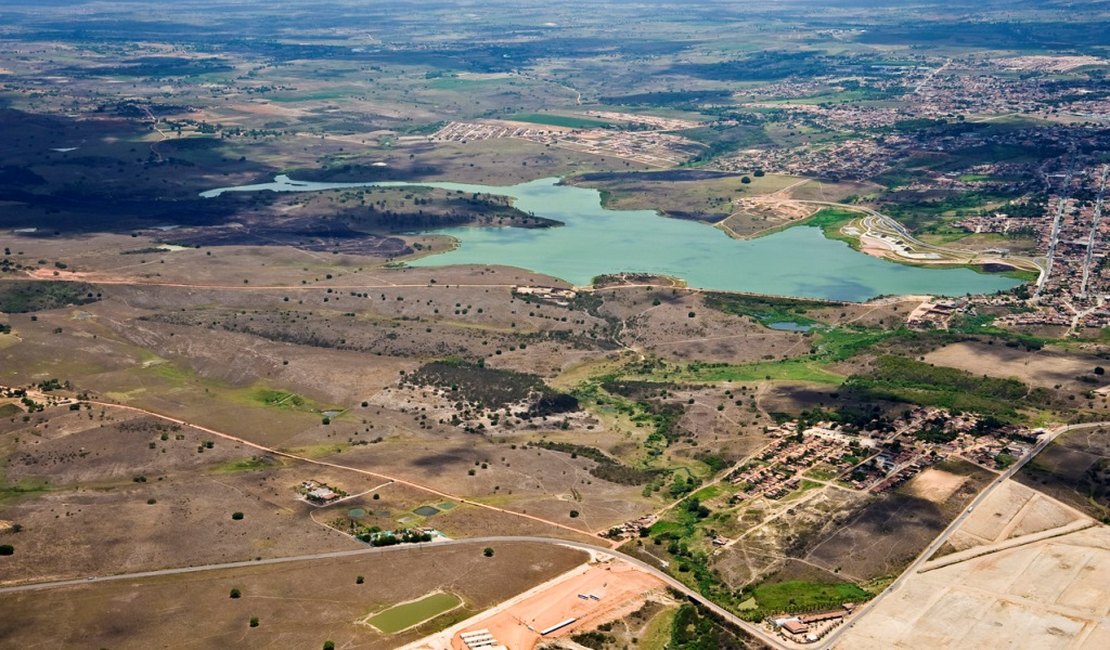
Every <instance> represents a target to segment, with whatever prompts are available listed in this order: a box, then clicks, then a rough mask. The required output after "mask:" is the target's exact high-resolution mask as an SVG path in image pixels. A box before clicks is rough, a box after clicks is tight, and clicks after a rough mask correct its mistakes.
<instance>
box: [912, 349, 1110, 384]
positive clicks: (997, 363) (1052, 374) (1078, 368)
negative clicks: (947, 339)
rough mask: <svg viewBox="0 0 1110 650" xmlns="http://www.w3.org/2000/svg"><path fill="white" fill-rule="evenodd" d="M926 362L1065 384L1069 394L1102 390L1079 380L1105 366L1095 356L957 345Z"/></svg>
mask: <svg viewBox="0 0 1110 650" xmlns="http://www.w3.org/2000/svg"><path fill="white" fill-rule="evenodd" d="M925 360H926V361H928V362H929V363H934V364H936V365H938V366H949V367H951V368H959V369H961V370H967V371H968V372H972V373H975V374H983V375H990V376H992V377H1001V378H1010V377H1013V378H1016V379H1019V380H1021V381H1022V382H1025V383H1027V384H1032V385H1034V386H1044V387H1047V388H1052V387H1054V386H1056V385H1063V386H1064V387H1065V389H1067V390H1069V391H1076V390H1081V391H1086V390H1091V389H1092V388H1097V387H1099V386H1100V385H1101V384H1102V382H1099V383H1097V384H1087V383H1085V382H1084V383H1081V382H1079V381H1077V377H1080V376H1091V373H1092V371H1093V370H1094V368H1095V367H1096V366H1098V365H1100V364H1101V363H1104V362H1102V361H1100V360H1099V359H1097V358H1096V357H1094V355H1090V356H1088V355H1081V354H1070V353H1065V352H1058V351H1052V350H1040V351H1038V352H1036V353H1032V354H1030V353H1029V352H1027V351H1025V350H1024V349H1021V348H1009V347H1006V346H1003V345H984V344H982V343H955V344H952V345H948V346H945V347H943V348H940V349H939V350H934V351H933V352H930V353H929V354H927V355H925Z"/></svg>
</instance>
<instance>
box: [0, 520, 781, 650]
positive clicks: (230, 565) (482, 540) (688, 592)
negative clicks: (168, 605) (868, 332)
mask: <svg viewBox="0 0 1110 650" xmlns="http://www.w3.org/2000/svg"><path fill="white" fill-rule="evenodd" d="M505 542H524V543H532V544H548V545H552V546H566V547H570V548H576V549H579V550H582V551H587V552H590V553H597V554H601V555H609V556H612V557H615V558H617V559H619V560H622V561H624V562H628V563H629V564H632V565H634V566H635V567H636V568H638V569H640V570H642V571H645V572H647V573H649V574H651V575H653V576H655V577H656V578H659V579H660V580H662V581H663V582H664V583H666V585H667V586H668V587H671V588H672V589H674V590H676V591H678V592H681V593H682V594H683V595H685V596H686V597H687V598H689V599H691V600H694V601H696V602H697V603H698V604H700V605H701V606H702V607H705V608H706V609H708V610H710V611H712V612H713V613H714V614H716V615H718V616H720V617H721V618H723V619H725V620H727V621H728V622H729V623H732V624H733V625H736V626H737V627H739V628H741V629H743V630H744V631H745V632H747V633H749V634H751V635H752V636H754V637H756V638H757V639H759V640H760V641H762V642H764V643H766V644H768V645H770V646H772V647H775V648H781V647H783V646H782V644H781V643H780V642H779V641H778V640H777V639H776V638H775V637H774V636H772V635H770V634H768V633H767V632H765V631H764V630H763V629H761V628H760V627H759V626H756V625H753V624H751V623H749V622H747V621H745V620H743V619H741V618H740V617H738V616H736V615H735V614H733V613H732V612H729V611H728V610H726V609H724V608H723V607H721V606H719V605H716V604H715V603H713V602H711V601H708V600H706V599H705V597H704V596H702V595H701V594H699V593H698V592H696V591H694V590H693V589H691V588H690V587H688V586H686V585H685V584H683V583H681V582H679V581H678V580H676V579H675V578H673V577H671V576H669V575H667V574H666V573H663V572H662V571H660V570H659V569H657V568H655V567H653V566H651V565H650V564H648V563H646V562H643V561H641V560H638V559H636V558H634V557H632V556H630V555H626V554H625V553H622V552H620V551H617V550H614V549H612V548H608V547H603V546H595V545H593V544H585V543H582V542H573V541H569V540H565V539H558V538H555V537H530V536H511V535H507V536H491V537H471V538H468V539H452V540H446V541H442V542H431V543H428V544H402V545H398V546H386V547H381V548H373V547H368V548H360V549H354V550H350V551H332V552H329V553H315V554H312V555H298V556H293V557H279V558H270V559H265V560H248V561H243V562H225V563H221V564H204V565H199V566H191V567H181V568H177V569H160V570H157V571H140V572H137V573H121V574H118V575H109V576H90V577H88V578H85V579H84V580H81V579H77V580H56V581H53V582H40V583H35V584H26V585H16V586H14V587H0V594H13V593H24V592H33V591H41V590H44V589H56V588H59V587H74V586H79V585H91V584H98V583H104V582H118V581H121V580H140V579H143V578H156V577H160V576H174V575H181V574H187V573H202V572H205V571H221V570H227V569H240V568H246V567H256V566H265V565H270V564H287V563H291V562H310V561H313V560H326V559H331V558H344V557H358V556H363V555H366V556H374V555H381V554H386V553H396V552H400V551H414V550H416V551H419V550H420V549H422V548H429V547H431V548H435V547H439V546H464V545H479V544H481V545H485V546H489V545H491V544H497V543H505Z"/></svg>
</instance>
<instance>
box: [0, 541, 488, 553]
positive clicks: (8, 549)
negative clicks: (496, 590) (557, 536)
mask: <svg viewBox="0 0 1110 650" xmlns="http://www.w3.org/2000/svg"><path fill="white" fill-rule="evenodd" d="M13 553H15V547H14V546H12V545H11V544H0V555H12V554H13ZM490 555H493V553H490Z"/></svg>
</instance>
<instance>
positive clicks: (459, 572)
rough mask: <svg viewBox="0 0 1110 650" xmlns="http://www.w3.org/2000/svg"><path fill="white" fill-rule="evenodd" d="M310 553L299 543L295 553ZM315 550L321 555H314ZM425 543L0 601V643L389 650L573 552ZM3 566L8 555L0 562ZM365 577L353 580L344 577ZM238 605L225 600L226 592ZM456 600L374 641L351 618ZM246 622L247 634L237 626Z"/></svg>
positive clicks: (545, 575) (558, 569)
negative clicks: (1, 613) (411, 603)
mask: <svg viewBox="0 0 1110 650" xmlns="http://www.w3.org/2000/svg"><path fill="white" fill-rule="evenodd" d="M311 549H313V547H312V546H310V545H305V546H304V547H302V549H301V552H302V553H304V552H307V551H309V550H311ZM320 550H323V549H320ZM495 551H496V552H495V555H494V556H493V557H484V556H483V554H482V549H481V547H480V546H477V545H475V546H469V545H467V546H454V547H452V546H448V547H436V546H435V545H432V546H426V547H424V548H421V549H401V550H390V551H388V554H387V555H383V556H378V555H366V556H360V557H350V558H342V559H323V560H312V561H304V562H296V563H289V564H279V565H267V566H259V567H252V568H242V569H229V570H217V571H210V572H202V573H194V574H185V575H177V576H164V577H158V578H145V579H141V580H126V581H119V582H106V583H97V584H89V585H80V586H75V587H64V588H57V589H52V590H48V591H36V592H24V593H16V594H5V595H0V602H2V603H3V607H4V610H5V611H6V612H8V613H9V615H7V616H5V617H4V618H3V620H2V621H0V636H2V637H3V638H4V639H5V643H12V644H15V645H20V646H32V645H34V644H35V643H36V642H37V641H38V640H39V639H41V638H42V631H43V630H44V629H46V628H49V629H50V630H51V639H52V645H53V647H59V648H78V647H82V648H83V647H90V646H92V647H112V648H150V647H170V646H172V647H185V648H212V647H232V646H241V645H249V646H251V647H260V648H309V647H320V646H321V645H322V644H323V643H324V641H325V640H332V641H334V642H335V643H336V646H337V647H361V648H380V649H382V650H385V649H387V648H396V647H398V646H399V645H403V644H404V643H405V642H408V641H412V640H415V639H417V638H420V637H421V636H423V635H425V634H428V633H430V632H434V631H435V630H437V629H440V628H442V627H444V626H447V625H450V624H451V623H453V622H456V621H458V620H461V619H462V618H466V617H468V616H470V615H473V614H475V613H477V612H479V611H481V610H483V609H485V608H487V607H491V606H493V605H495V604H497V603H499V602H501V601H504V600H505V599H507V598H511V597H512V596H514V595H516V594H518V593H520V592H522V591H524V590H526V589H528V588H529V587H531V586H533V585H535V584H537V583H540V582H543V581H545V580H548V579H550V578H552V577H554V576H556V575H559V574H561V573H564V572H566V571H568V570H570V569H571V568H573V567H574V566H576V565H578V564H580V563H582V562H583V561H585V560H586V559H587V555H586V554H585V553H583V552H581V551H575V550H572V549H568V548H561V547H555V546H547V545H542V546H541V545H534V544H521V543H505V544H497V545H495ZM5 559H10V558H5ZM359 575H362V576H364V577H365V582H364V583H363V584H357V583H356V576H359ZM232 588H235V589H239V590H240V592H241V594H242V595H241V597H240V598H237V599H231V598H229V597H228V594H229V591H230V590H231V589H232ZM437 588H439V589H444V590H446V591H450V592H452V593H455V594H457V595H458V596H460V597H461V598H462V599H463V601H464V606H463V608H461V609H459V610H455V611H454V612H452V613H450V614H447V615H444V616H442V617H438V618H436V619H433V620H431V621H429V622H428V623H427V624H425V625H423V626H421V627H418V628H416V629H414V630H412V631H409V632H404V633H400V634H398V635H396V636H392V637H386V636H382V635H380V634H378V633H377V632H375V631H374V630H373V628H371V627H369V626H366V625H361V624H359V623H357V621H359V620H361V619H363V618H365V617H366V615H367V614H368V613H370V612H372V611H375V610H379V609H383V608H385V607H388V606H390V605H392V604H395V603H398V602H403V601H406V600H410V599H413V598H417V597H419V596H422V595H423V594H425V593H427V592H428V591H430V590H433V589H437ZM252 617H257V618H258V619H259V626H258V627H257V628H251V627H249V625H248V623H249V619H250V618H252Z"/></svg>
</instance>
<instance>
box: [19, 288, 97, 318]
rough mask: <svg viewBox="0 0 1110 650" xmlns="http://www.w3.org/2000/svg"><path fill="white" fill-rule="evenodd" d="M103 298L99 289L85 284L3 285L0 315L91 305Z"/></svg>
mask: <svg viewBox="0 0 1110 650" xmlns="http://www.w3.org/2000/svg"><path fill="white" fill-rule="evenodd" d="M100 298H101V294H100V293H99V292H98V291H97V290H96V287H94V286H92V285H91V284H85V283H84V282H52V281H46V282H36V281H33V280H15V281H12V282H5V283H3V284H0V311H2V312H7V313H9V314H26V313H29V312H36V311H45V310H48V309H58V308H59V307H65V306H67V305H87V304H89V303H92V302H96V301H98V300H100Z"/></svg>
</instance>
